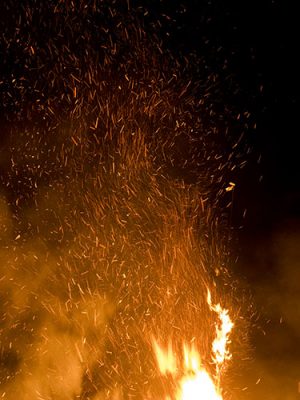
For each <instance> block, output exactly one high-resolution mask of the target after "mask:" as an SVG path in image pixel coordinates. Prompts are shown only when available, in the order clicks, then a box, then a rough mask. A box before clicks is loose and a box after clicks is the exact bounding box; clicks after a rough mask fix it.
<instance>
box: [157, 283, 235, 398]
mask: <svg viewBox="0 0 300 400" xmlns="http://www.w3.org/2000/svg"><path fill="white" fill-rule="evenodd" d="M207 302H208V305H209V307H210V310H211V311H214V312H216V313H217V315H218V318H219V323H218V324H217V326H216V338H215V339H214V341H213V345H212V361H213V364H214V365H215V369H216V373H215V376H214V377H213V376H211V375H210V373H209V372H208V371H207V369H206V368H205V366H204V364H203V362H202V360H201V356H200V354H199V352H198V351H197V349H196V347H195V342H193V343H192V344H191V345H189V344H187V343H184V344H183V352H182V354H183V356H181V357H177V356H176V353H175V351H174V349H173V347H172V343H171V342H169V343H168V346H167V348H166V349H164V348H162V347H161V346H160V345H159V344H158V342H157V341H156V340H155V339H153V348H154V351H155V355H156V360H157V365H158V368H159V371H160V373H161V374H162V375H166V376H168V377H169V378H170V377H171V378H172V380H173V381H174V382H175V397H174V399H175V400H197V399H205V400H222V399H223V397H222V390H221V388H220V379H221V371H222V369H223V368H224V367H225V366H226V365H225V362H226V360H228V359H230V358H231V354H230V352H229V349H228V344H229V338H228V335H229V333H230V331H231V329H232V327H233V323H232V321H231V319H230V317H229V315H228V310H225V309H223V308H222V307H221V306H220V304H217V305H214V304H212V302H211V294H210V291H209V290H208V295H207ZM169 399H171V397H169V395H167V396H166V398H165V400H169Z"/></svg>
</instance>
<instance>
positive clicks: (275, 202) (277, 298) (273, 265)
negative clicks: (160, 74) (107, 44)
mask: <svg viewBox="0 0 300 400" xmlns="http://www.w3.org/2000/svg"><path fill="white" fill-rule="evenodd" d="M125 3H126V2H124V4H125ZM140 3H141V4H142V3H143V7H145V9H147V10H148V11H149V14H150V17H149V18H148V17H147V16H146V17H145V27H146V28H147V24H148V23H149V24H150V22H151V18H155V16H156V15H157V16H158V15H159V16H161V15H165V19H166V25H165V26H163V27H162V30H161V32H159V34H160V35H162V37H163V40H164V41H165V42H166V43H168V46H169V48H170V49H172V52H173V54H176V53H177V54H178V55H179V56H182V55H184V56H186V57H188V56H189V55H190V54H191V53H193V54H194V55H196V56H197V57H199V58H201V59H203V60H205V64H206V65H207V67H208V68H209V69H210V70H211V71H213V72H214V73H216V74H217V75H218V76H219V87H218V92H219V93H220V96H221V97H220V103H223V104H226V107H227V108H228V109H229V110H231V112H232V113H236V114H237V115H239V113H243V112H249V113H250V115H251V117H250V123H249V127H247V129H245V136H244V138H243V141H245V148H250V149H251V152H249V154H248V155H246V156H245V158H246V159H247V161H248V164H247V165H246V167H245V168H243V169H242V170H241V171H239V172H238V173H237V175H234V174H233V178H232V179H235V183H236V188H235V192H234V205H233V208H232V224H233V227H234V230H235V234H236V236H237V237H238V239H237V240H238V248H237V250H236V251H237V253H238V254H239V259H238V261H237V263H236V265H235V266H234V268H235V274H236V275H237V276H239V277H240V278H241V279H242V280H243V281H244V282H245V285H246V286H248V287H249V288H250V290H251V292H252V293H253V297H254V303H255V306H256V308H257V310H258V311H259V312H258V314H259V322H258V323H257V326H255V327H254V328H253V332H252V333H251V340H252V345H253V348H254V352H253V357H254V360H255V361H254V364H252V365H253V367H252V370H251V371H250V372H249V376H248V377H245V378H244V380H245V382H244V383H245V385H247V386H249V387H250V392H251V393H252V395H251V396H252V397H250V398H260V399H269V398H270V399H271V398H272V399H284V398H289V399H296V398H298V397H300V394H299V395H297V380H299V381H300V362H299V361H298V360H300V353H299V340H300V320H299V321H298V320H297V318H296V317H294V316H293V315H296V316H297V312H298V311H297V309H296V308H297V306H298V307H299V308H300V305H298V304H300V303H298V302H297V301H295V299H297V298H298V299H299V301H300V295H299V294H297V293H298V291H299V292H300V283H299V284H298V285H297V282H298V278H300V276H299V272H298V268H299V267H300V266H299V258H298V256H299V250H298V243H299V239H300V227H299V218H300V207H299V201H300V180H299V165H298V163H299V154H298V152H299V148H298V145H297V143H298V135H299V132H298V126H299V122H298V119H299V105H300V104H299V91H298V83H299V71H300V68H299V67H300V65H299V61H298V58H299V54H298V53H299V37H300V35H299V32H298V26H299V14H298V12H297V11H296V8H297V2H295V1H294V2H292V1H279V0H261V1H256V0H254V1H253V0H252V1H249V0H243V1H224V0H222V1H217V0H211V1H202V0H198V1H197V0H185V1H174V0H170V1H159V2H158V1H144V2H140ZM126 4H127V3H126ZM136 4H137V2H136ZM134 5H135V2H132V6H134ZM147 18H148V19H147ZM195 74H196V72H195ZM222 112H224V110H223V111H222ZM254 126H255V128H254ZM236 129H237V130H238V129H239V125H237V128H236ZM245 209H246V210H247V212H246V214H245V213H244V212H245ZM243 215H245V217H243ZM241 226H242V228H240V227H241ZM299 247H300V244H299ZM297 264H298V266H297ZM291 281H292V284H291V283H290V282H291ZM299 282H300V280H299ZM297 296H298V297H297ZM292 300H293V301H292ZM280 304H282V306H280ZM293 308H295V310H294V311H295V312H294V313H293V312H291V309H293ZM298 313H299V312H298ZM263 331H264V332H265V334H264V333H263ZM282 371H283V372H282ZM281 373H282V374H283V379H282V381H279V380H278V379H277V377H278V376H279V375H280V374H281ZM272 375H274V377H272ZM259 378H261V382H260V383H259V384H258V385H255V383H256V381H257V380H258V379H259ZM271 392H272V396H271V395H270V393H271ZM256 395H257V397H255V396H256ZM253 396H254V397H253ZM268 396H269V397H268ZM276 396H277V397H276ZM285 396H290V397H285ZM293 396H294V397H293Z"/></svg>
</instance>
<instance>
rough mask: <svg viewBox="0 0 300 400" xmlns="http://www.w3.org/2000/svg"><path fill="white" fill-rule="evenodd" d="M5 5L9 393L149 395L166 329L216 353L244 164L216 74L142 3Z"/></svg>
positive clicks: (5, 368)
mask: <svg viewBox="0 0 300 400" xmlns="http://www.w3.org/2000/svg"><path fill="white" fill-rule="evenodd" d="M4 8H6V9H5V15H6V16H7V18H8V22H7V23H6V25H5V29H4V35H3V37H2V44H4V46H5V48H6V58H5V60H4V66H5V67H6V70H5V71H4V73H3V83H2V85H4V87H5V91H4V96H3V106H4V110H5V114H4V115H5V118H4V122H3V126H4V128H5V129H6V130H7V132H8V134H7V135H6V137H5V141H4V144H3V146H2V148H1V154H3V155H4V157H3V159H2V160H3V161H2V162H1V169H2V171H3V174H2V178H1V182H2V189H1V201H0V207H1V208H0V217H1V221H0V226H1V252H0V257H1V276H0V291H1V353H0V356H1V361H0V381H1V396H2V398H4V399H8V400H11V399H16V398H18V399H20V400H23V399H24V400H25V399H30V400H38V399H39V400H41V399H43V400H46V399H47V400H48V399H49V400H52V399H56V400H60V399H61V400H71V399H74V398H78V399H93V400H100V399H106V398H109V399H111V398H113V399H121V398H128V399H129V398H143V396H144V395H146V394H148V393H151V388H152V387H153V386H156V385H157V384H160V383H158V378H157V377H156V376H155V366H154V359H153V355H151V338H152V337H153V336H156V337H157V338H158V339H159V340H162V341H166V340H168V339H171V340H173V342H174V343H175V345H176V346H179V345H180V343H181V341H182V339H183V338H184V339H185V340H187V341H189V340H194V338H199V343H197V344H198V347H199V348H200V350H201V353H202V354H204V355H205V356H204V361H205V362H206V363H207V364H208V365H209V361H210V344H211V342H212V337H213V334H214V329H213V328H212V327H213V325H212V323H213V320H212V316H211V315H210V313H209V309H208V306H207V304H206V293H207V290H206V287H207V286H208V287H210V288H211V290H212V294H213V296H215V295H216V294H217V292H218V290H217V289H216V287H217V284H216V282H220V283H221V282H223V281H225V280H226V275H227V272H226V267H225V265H226V262H227V254H228V253H227V250H226V240H225V239H224V237H223V234H222V226H223V224H224V225H225V222H224V219H223V218H222V217H221V216H220V214H219V213H218V211H217V208H218V205H219V201H220V198H221V197H222V195H225V188H226V185H227V177H226V171H228V170H230V169H231V168H232V165H233V164H234V163H235V161H234V156H233V154H232V152H231V149H230V151H228V152H226V150H224V148H223V147H222V146H221V144H222V142H224V141H225V140H226V135H225V133H224V132H223V131H222V130H220V129H219V128H218V126H217V123H216V122H215V120H216V118H215V113H214V109H213V101H212V100H211V97H212V96H213V93H212V92H211V91H212V85H213V84H214V82H215V81H216V77H215V76H213V75H212V74H206V75H205V79H206V83H205V85H204V84H203V83H202V82H203V81H202V80H199V81H198V80H194V81H193V83H191V81H190V77H191V72H189V68H190V67H189V64H188V62H187V60H184V59H176V58H174V57H173V56H172V54H171V53H170V52H169V51H168V50H167V49H166V48H164V46H163V44H162V43H161V40H160V39H159V37H158V36H157V35H156V33H155V32H156V30H157V29H159V26H160V23H161V22H160V21H157V23H155V24H154V25H153V26H152V24H150V22H149V25H147V24H148V23H147V22H145V21H146V20H144V19H141V15H143V13H144V10H142V9H141V8H137V9H136V10H135V11H134V12H133V11H132V10H131V11H130V12H129V11H128V12H126V11H124V10H123V8H122V7H121V10H120V9H119V8H118V7H117V6H116V5H113V6H108V5H107V4H105V3H103V2H99V4H97V5H95V4H94V3H92V2H90V3H88V4H86V5H85V4H83V3H81V4H80V6H79V7H77V8H75V6H74V5H73V3H72V2H71V3H70V4H69V3H66V4H63V3H61V2H58V3H57V4H56V5H55V4H53V3H51V4H50V3H49V4H48V5H46V4H44V5H40V6H39V7H37V6H33V5H32V4H31V2H25V3H24V4H22V5H21V6H20V10H18V13H17V15H18V17H16V15H15V14H14V13H11V11H12V9H13V6H12V4H10V3H9V2H7V5H6V6H5V7H4ZM9 21H10V22H11V23H13V26H15V28H14V29H11V28H10V23H9ZM142 21H144V22H142ZM145 25H147V29H148V31H147V32H148V33H147V34H146V33H145V32H146V27H145ZM149 32H150V33H151V35H150V34H149ZM193 68H194V67H193ZM202 78H203V77H201V79H202ZM228 291H230V288H228ZM224 292H225V291H224ZM222 294H223V295H224V301H225V303H226V301H228V302H229V301H230V299H229V300H226V299H228V297H226V295H225V293H222ZM225 306H226V304H225Z"/></svg>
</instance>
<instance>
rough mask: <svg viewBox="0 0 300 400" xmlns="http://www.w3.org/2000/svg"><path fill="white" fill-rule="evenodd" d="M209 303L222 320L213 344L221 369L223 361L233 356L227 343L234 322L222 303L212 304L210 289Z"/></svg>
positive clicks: (214, 359) (214, 356)
mask: <svg viewBox="0 0 300 400" xmlns="http://www.w3.org/2000/svg"><path fill="white" fill-rule="evenodd" d="M207 303H208V305H209V308H210V309H211V310H212V311H214V312H216V313H217V314H218V317H219V320H220V324H218V325H216V338H215V340H214V342H213V345H212V350H213V361H214V363H215V364H216V367H217V369H220V367H221V366H222V365H223V363H224V362H225V361H226V360H229V359H230V358H231V354H230V353H229V350H228V348H227V345H228V343H230V342H229V340H228V336H229V334H230V332H231V330H232V328H233V322H232V321H231V319H230V317H229V315H228V310H225V309H224V308H222V307H221V306H220V304H216V305H213V304H212V301H211V294H210V291H209V290H208V291H207Z"/></svg>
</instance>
